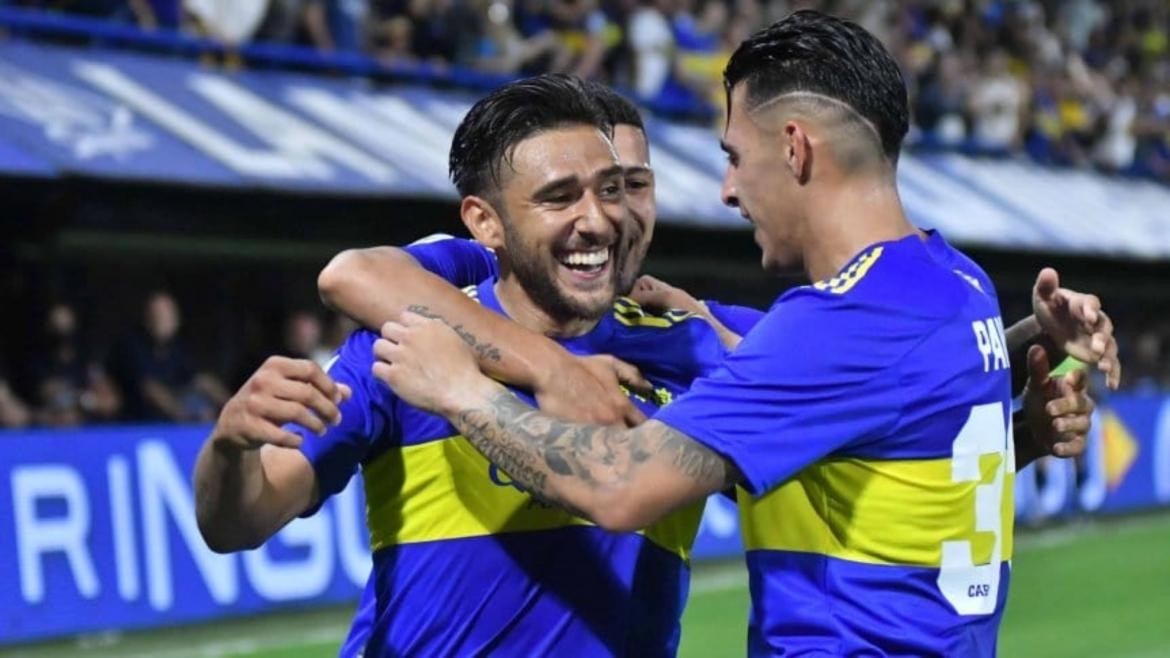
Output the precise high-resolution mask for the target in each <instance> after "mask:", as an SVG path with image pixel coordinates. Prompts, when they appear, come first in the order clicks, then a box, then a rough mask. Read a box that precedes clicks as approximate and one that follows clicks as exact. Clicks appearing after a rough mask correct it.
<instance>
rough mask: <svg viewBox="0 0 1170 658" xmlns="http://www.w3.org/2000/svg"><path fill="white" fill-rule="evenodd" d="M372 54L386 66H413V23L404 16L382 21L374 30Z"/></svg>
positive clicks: (415, 58) (414, 59)
mask: <svg viewBox="0 0 1170 658" xmlns="http://www.w3.org/2000/svg"><path fill="white" fill-rule="evenodd" d="M373 40H374V54H375V56H376V57H377V58H378V60H379V61H381V62H382V63H383V64H385V65H386V66H400V65H403V64H413V63H414V62H416V61H417V60H418V58H417V57H415V55H414V48H413V45H414V23H411V22H410V19H409V18H407V17H405V16H395V17H394V18H388V19H386V20H384V21H382V22H381V23H380V24H378V25H377V26H376V27H375V28H374V33H373Z"/></svg>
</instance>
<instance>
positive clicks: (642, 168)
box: [624, 165, 654, 176]
mask: <svg viewBox="0 0 1170 658" xmlns="http://www.w3.org/2000/svg"><path fill="white" fill-rule="evenodd" d="M624 171H625V174H626V175H627V176H629V175H630V174H652V173H654V169H653V168H651V167H649V166H647V165H634V166H632V167H626V168H625V169H624Z"/></svg>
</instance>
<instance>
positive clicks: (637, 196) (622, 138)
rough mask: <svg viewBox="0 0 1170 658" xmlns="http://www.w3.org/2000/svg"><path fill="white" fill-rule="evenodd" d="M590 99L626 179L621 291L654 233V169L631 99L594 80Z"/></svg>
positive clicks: (639, 265)
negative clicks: (625, 245)
mask: <svg viewBox="0 0 1170 658" xmlns="http://www.w3.org/2000/svg"><path fill="white" fill-rule="evenodd" d="M585 87H586V89H588V91H589V94H590V96H592V97H593V100H594V101H595V102H596V103H597V104H598V105H599V106H601V110H602V112H604V113H605V117H606V119H608V120H609V123H610V125H612V126H613V146H614V150H615V151H617V156H618V162H620V163H621V165H622V173H623V175H624V176H625V180H626V205H627V206H628V207H629V209H630V219H632V220H633V221H632V222H631V223H630V226H629V230H628V231H627V234H626V241H627V243H628V245H629V246H628V248H627V249H626V250H625V253H626V257H625V258H624V259H623V260H622V262H621V263H619V264H618V270H617V272H618V292H619V293H621V294H623V295H625V294H628V293H629V292H630V289H631V288H633V287H634V281H635V280H636V279H637V278H638V274H639V273H640V272H641V271H642V263H643V262H644V261H645V260H646V252H647V251H648V250H649V249H650V240H651V239H652V238H653V237H654V222H655V220H656V219H657V217H658V205H657V204H656V203H655V201H654V170H653V169H651V168H650V142H649V141H648V140H647V139H646V127H645V125H643V123H642V115H641V114H640V113H639V112H638V108H637V107H635V106H634V104H633V103H631V102H630V101H628V100H626V99H625V98H623V97H622V96H621V95H620V94H618V93H617V92H615V91H614V90H612V89H610V88H609V87H607V86H605V85H603V84H601V83H598V82H586V83H585Z"/></svg>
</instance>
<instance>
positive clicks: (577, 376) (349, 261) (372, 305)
mask: <svg viewBox="0 0 1170 658" xmlns="http://www.w3.org/2000/svg"><path fill="white" fill-rule="evenodd" d="M443 265H447V266H449V267H448V268H447V269H446V270H441V271H444V275H445V276H449V277H453V278H454V279H456V280H459V282H460V283H462V282H463V281H464V280H465V279H464V277H474V276H477V275H479V274H484V270H485V268H484V267H483V266H482V264H479V265H474V264H473V265H465V264H459V265H454V266H451V265H450V263H440V262H438V261H436V263H433V264H432V267H439V266H443ZM483 278H486V275H485V277H483ZM481 280H482V279H481ZM388 283H390V284H392V285H388ZM476 283H478V281H476ZM317 287H318V289H319V290H320V293H321V298H322V300H324V302H325V303H326V304H327V305H328V306H330V307H332V308H334V309H337V310H339V311H341V312H343V313H345V314H346V315H348V316H350V317H352V318H354V319H355V320H357V321H358V322H360V323H361V324H363V325H365V326H366V327H369V328H371V329H374V330H375V331H376V330H378V329H379V328H381V327H382V325H383V324H384V323H386V322H389V321H391V320H394V319H396V318H398V317H400V316H401V315H402V313H403V312H405V311H412V312H414V313H416V314H418V315H421V316H423V317H427V318H432V319H436V320H439V321H441V322H443V323H444V324H446V325H447V326H449V327H451V328H452V329H453V330H454V331H455V333H457V334H458V335H459V337H460V338H461V339H462V340H463V342H464V343H466V344H467V345H468V347H470V348H471V350H472V352H473V353H474V354H475V356H476V360H477V362H478V365H479V367H480V369H481V370H482V371H483V372H484V373H485V374H487V375H488V376H490V377H493V378H495V379H498V380H500V381H505V382H509V383H511V384H514V385H516V386H519V387H521V388H526V389H529V390H531V391H533V392H534V393H535V394H536V398H537V401H538V402H539V403H540V406H541V408H542V409H545V410H546V411H549V412H550V413H554V414H556V415H558V416H561V417H565V418H574V419H578V420H586V421H590V422H600V423H607V424H608V423H625V424H635V423H637V422H640V421H641V420H643V419H644V417H643V416H642V414H641V412H639V411H638V410H637V408H635V407H634V406H633V405H632V404H631V403H630V401H629V400H628V399H627V398H626V396H625V395H624V394H623V393H622V392H621V390H620V388H619V387H618V381H619V380H621V381H622V382H625V383H627V384H632V385H634V386H638V385H641V382H642V380H641V375H640V374H638V373H637V372H636V369H634V368H633V367H632V366H629V365H627V364H624V363H622V362H620V361H618V360H616V359H612V358H607V357H606V358H602V357H598V358H593V359H590V360H581V359H575V358H573V357H572V355H570V354H569V353H568V352H567V351H566V350H565V349H564V348H562V347H561V346H560V345H558V344H557V343H555V342H553V341H552V340H551V339H549V338H548V337H546V336H543V335H541V334H538V333H536V332H534V331H531V330H529V329H526V328H524V327H522V326H520V325H519V324H517V323H515V322H512V321H511V320H509V319H507V318H506V317H504V316H502V315H500V314H498V313H495V312H493V311H490V310H488V309H486V308H484V307H483V306H481V305H480V304H479V303H477V302H475V301H474V300H472V299H470V298H469V297H468V296H467V295H465V294H463V292H461V291H460V290H459V289H457V288H456V287H455V286H454V285H452V284H451V283H450V282H448V281H447V280H446V279H444V278H442V277H439V276H436V275H435V274H432V273H431V272H430V271H428V270H427V269H424V268H423V267H422V266H421V265H420V263H419V261H417V260H416V259H415V258H414V257H413V256H411V255H410V253H408V252H407V251H406V250H404V249H399V248H396V247H375V248H371V249H351V250H348V251H344V252H342V253H340V254H338V255H337V256H335V257H334V258H333V260H332V261H331V262H330V263H329V265H327V266H326V267H325V269H324V270H323V271H322V272H321V275H320V276H319V277H318V279H317Z"/></svg>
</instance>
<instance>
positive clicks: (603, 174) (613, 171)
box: [597, 164, 625, 180]
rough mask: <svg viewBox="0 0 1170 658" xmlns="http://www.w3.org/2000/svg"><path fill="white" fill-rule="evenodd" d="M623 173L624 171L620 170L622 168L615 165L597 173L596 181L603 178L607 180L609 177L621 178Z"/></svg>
mask: <svg viewBox="0 0 1170 658" xmlns="http://www.w3.org/2000/svg"><path fill="white" fill-rule="evenodd" d="M624 173H625V170H624V169H622V166H621V165H620V164H615V165H612V166H610V167H606V168H605V169H602V170H601V171H599V172H597V179H598V180H601V179H603V178H609V177H611V176H621V175H623V174H624Z"/></svg>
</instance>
